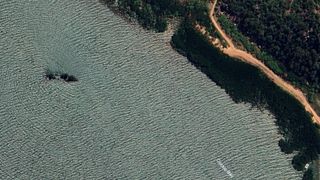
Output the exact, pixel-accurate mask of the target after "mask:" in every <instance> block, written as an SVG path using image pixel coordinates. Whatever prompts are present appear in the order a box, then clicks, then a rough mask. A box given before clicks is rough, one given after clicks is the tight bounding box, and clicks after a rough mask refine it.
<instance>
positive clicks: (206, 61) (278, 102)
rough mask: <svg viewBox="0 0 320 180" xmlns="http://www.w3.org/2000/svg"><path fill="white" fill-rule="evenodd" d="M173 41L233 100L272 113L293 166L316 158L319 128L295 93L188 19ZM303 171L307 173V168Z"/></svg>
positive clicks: (281, 145)
mask: <svg viewBox="0 0 320 180" xmlns="http://www.w3.org/2000/svg"><path fill="white" fill-rule="evenodd" d="M172 41H173V44H174V45H175V47H176V48H178V49H180V51H183V52H185V55H186V56H187V57H188V59H189V60H190V62H192V63H193V64H194V65H195V66H196V67H197V68H199V69H200V70H201V71H202V72H204V73H205V74H206V75H207V76H208V77H209V78H211V79H212V80H213V81H214V82H216V83H217V84H218V85H219V86H221V87H222V88H223V89H225V90H226V92H227V93H228V94H229V95H230V96H231V98H232V99H233V100H234V101H235V102H247V103H250V104H252V105H253V106H256V107H258V108H267V109H269V110H270V111H271V112H272V113H273V114H274V115H275V117H276V124H277V125H278V127H279V132H280V133H281V134H282V135H283V138H284V139H282V140H280V141H279V145H280V148H281V150H283V151H284V152H285V153H292V152H295V153H296V152H298V153H297V155H295V156H294V158H293V160H292V165H293V167H294V168H295V169H296V170H303V167H304V166H305V164H306V163H309V162H311V161H312V160H315V159H318V158H319V157H318V153H319V152H320V134H319V129H318V128H317V127H316V126H315V125H314V124H313V123H312V120H311V117H310V115H309V114H308V113H307V112H306V111H305V110H304V108H303V107H302V105H301V104H300V103H299V102H298V101H297V100H296V99H295V98H294V97H292V96H291V95H289V94H288V93H286V92H284V91H283V90H282V89H281V88H279V87H278V86H276V85H275V84H274V83H273V82H272V81H271V80H269V79H268V78H267V77H265V76H264V75H263V74H262V72H260V71H259V70H258V69H256V68H254V67H252V66H250V65H248V64H246V63H243V62H241V61H238V60H236V59H233V58H230V57H227V56H225V55H224V54H222V53H221V52H220V51H219V50H218V49H216V48H214V47H213V46H212V45H211V44H210V43H209V42H208V41H207V40H206V38H205V37H204V36H203V35H202V34H200V33H199V32H197V31H196V30H194V29H193V26H192V23H191V22H188V21H187V22H185V23H184V24H183V25H182V26H181V29H180V30H179V31H177V33H176V34H175V35H174V36H173V38H172ZM182 42H183V43H182ZM181 44H182V46H181ZM248 92H250V93H248ZM292 112H294V113H292ZM306 174H307V175H306V176H309V175H310V173H309V171H307V173H306Z"/></svg>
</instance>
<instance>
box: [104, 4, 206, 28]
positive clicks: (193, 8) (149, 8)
mask: <svg viewBox="0 0 320 180" xmlns="http://www.w3.org/2000/svg"><path fill="white" fill-rule="evenodd" d="M102 1H104V2H105V3H107V4H114V3H116V1H115V0H102ZM208 2H209V0H188V1H182V0H161V1H159V0H118V1H117V4H116V7H117V8H118V9H119V10H120V11H121V12H124V13H126V14H127V15H129V16H130V17H133V18H135V19H137V20H138V22H139V23H140V24H141V25H142V26H143V27H144V28H146V29H151V30H155V31H156V32H164V31H165V30H166V29H167V27H168V19H169V18H173V17H190V18H191V19H194V20H196V21H198V22H200V23H202V24H203V25H207V26H210V21H209V19H208V11H207V9H208V8H207V5H208Z"/></svg>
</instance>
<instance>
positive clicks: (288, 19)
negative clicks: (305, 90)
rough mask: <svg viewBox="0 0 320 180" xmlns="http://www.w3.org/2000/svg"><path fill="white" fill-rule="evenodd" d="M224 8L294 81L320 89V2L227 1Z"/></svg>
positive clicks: (309, 0)
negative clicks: (277, 61)
mask: <svg viewBox="0 0 320 180" xmlns="http://www.w3.org/2000/svg"><path fill="white" fill-rule="evenodd" d="M220 8H221V10H222V11H223V12H224V13H227V14H228V16H229V17H230V19H232V20H233V21H234V23H236V24H237V27H238V28H239V30H240V31H241V32H242V33H243V34H244V35H246V36H248V37H249V38H250V40H253V41H254V42H255V43H257V44H258V45H259V46H261V47H262V49H263V50H265V51H266V52H267V53H269V54H270V55H272V57H274V58H275V59H277V60H279V61H280V62H281V64H283V65H284V66H285V67H286V69H287V70H288V75H289V76H290V77H289V78H290V79H291V80H294V81H299V83H302V84H303V85H305V86H308V87H309V88H314V89H317V90H319V89H320V48H319V47H320V46H319V42H320V36H319V34H320V22H319V1H313V0H307V1H304V0H291V1H287V0H280V1H274V0H265V1H261V0H223V1H221V5H220ZM297 83H298V82H297Z"/></svg>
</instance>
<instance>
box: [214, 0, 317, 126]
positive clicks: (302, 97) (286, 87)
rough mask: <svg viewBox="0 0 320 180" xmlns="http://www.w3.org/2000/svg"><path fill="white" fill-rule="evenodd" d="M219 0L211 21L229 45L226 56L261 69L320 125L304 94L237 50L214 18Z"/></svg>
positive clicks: (255, 59) (245, 53)
mask: <svg viewBox="0 0 320 180" xmlns="http://www.w3.org/2000/svg"><path fill="white" fill-rule="evenodd" d="M216 4H217V0H214V2H212V3H210V14H209V16H210V20H211V22H212V24H213V25H214V27H215V28H216V30H217V31H218V32H219V33H220V35H221V36H222V37H223V39H224V40H225V41H226V43H227V47H226V48H222V51H223V53H225V54H226V55H228V56H230V57H233V58H237V59H240V60H242V61H244V62H246V63H248V64H251V65H252V66H255V67H257V68H258V69H260V70H261V71H262V72H263V73H264V74H265V75H267V77H268V78H270V79H271V80H272V81H273V82H274V83H275V84H277V85H278V86H279V87H281V88H282V89H283V90H285V91H287V92H288V93H290V94H291V95H292V96H294V97H295V98H296V99H297V100H298V101H299V102H300V103H301V104H302V105H303V106H304V107H305V110H306V111H307V112H309V113H310V114H311V116H312V119H313V121H314V122H315V123H317V124H319V125H320V117H319V116H318V114H317V113H316V112H315V110H314V109H313V108H312V107H311V105H310V103H309V102H308V100H307V98H306V97H305V95H304V94H303V93H302V91H301V90H299V89H297V88H295V87H294V86H293V85H291V84H290V83H288V82H286V81H285V80H283V79H282V78H281V77H279V76H278V75H276V74H275V73H274V72H273V71H272V70H270V69H269V68H268V67H267V66H266V65H265V64H263V63H262V61H260V60H258V59H257V58H255V57H254V56H252V55H251V54H250V53H248V52H246V51H243V50H240V49H237V48H236V47H235V45H234V44H233V42H232V40H231V38H229V37H228V36H227V35H226V33H225V32H224V31H223V30H222V28H221V26H220V25H219V23H218V22H217V20H216V18H215V16H214V9H215V7H216Z"/></svg>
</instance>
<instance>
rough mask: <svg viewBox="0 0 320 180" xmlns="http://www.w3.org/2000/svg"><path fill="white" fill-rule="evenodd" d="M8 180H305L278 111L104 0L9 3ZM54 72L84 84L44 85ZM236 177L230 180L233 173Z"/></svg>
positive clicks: (1, 2) (1, 132) (3, 5)
mask: <svg viewBox="0 0 320 180" xmlns="http://www.w3.org/2000/svg"><path fill="white" fill-rule="evenodd" d="M0 10H1V11H0V60H1V63H2V64H1V66H0V82H1V89H0V99H1V102H0V177H3V179H230V174H228V172H230V173H232V176H233V179H299V177H300V176H301V175H300V174H299V173H297V172H295V171H294V170H293V168H292V167H291V162H290V157H288V156H286V155H284V154H283V153H281V152H280V149H279V147H278V145H277V142H278V140H279V138H280V135H279V134H278V132H277V127H276V126H275V123H274V122H275V119H274V117H273V116H272V115H271V114H270V113H269V112H268V111H266V110H265V111H263V112H261V111H260V110H258V109H255V108H251V106H250V105H249V104H242V103H240V104H236V103H234V102H233V101H232V100H231V98H230V97H229V96H228V95H227V94H226V93H225V91H224V90H223V89H221V88H220V87H218V86H217V85H216V84H215V83H214V82H212V81H210V80H209V79H208V78H207V77H206V76H205V75H204V74H202V73H201V72H200V71H199V70H197V69H196V68H195V67H193V66H192V65H191V64H190V63H188V61H187V59H186V58H184V57H182V56H181V55H179V54H178V53H176V52H175V51H174V50H173V49H171V47H170V45H169V43H168V42H169V39H170V37H169V36H168V34H166V33H164V34H155V33H152V32H146V31H144V30H142V29H141V28H140V27H139V26H137V25H134V24H129V23H127V22H126V21H124V20H123V19H121V18H120V17H118V16H115V15H114V14H113V13H112V12H111V11H110V10H108V9H107V8H106V7H104V6H102V5H101V4H99V3H98V2H96V1H84V0H81V1H76V0H68V1H62V0H51V1H45V0H37V1H33V0H30V1H27V0H25V1H21V0H19V1H18V0H11V1H5V0H0ZM46 69H49V70H52V71H60V72H67V73H69V74H72V75H75V76H76V77H77V78H78V79H79V82H76V83H69V84H68V83H65V82H62V81H57V80H55V81H46V80H44V77H43V75H44V73H45V71H46ZM226 170H227V171H226Z"/></svg>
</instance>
